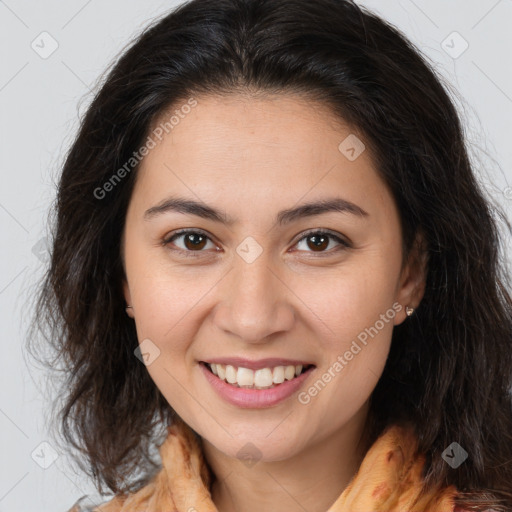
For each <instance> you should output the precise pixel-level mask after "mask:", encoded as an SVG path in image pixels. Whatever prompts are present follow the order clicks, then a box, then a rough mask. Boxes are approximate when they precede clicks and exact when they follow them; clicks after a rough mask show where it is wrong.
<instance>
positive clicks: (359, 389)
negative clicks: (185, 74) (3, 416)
mask: <svg viewBox="0 0 512 512" xmlns="http://www.w3.org/2000/svg"><path fill="white" fill-rule="evenodd" d="M196 100H197V105H196V106H194V107H193V108H182V109H181V113H182V115H180V119H179V123H176V124H175V125H174V127H173V128H172V129H169V125H168V126H167V131H168V133H166V132H165V130H164V131H163V137H162V140H161V141H159V142H158V143H157V144H156V146H155V147H154V148H153V149H150V150H149V153H148V154H147V155H146V156H145V158H144V160H143V162H142V164H141V167H140V169H139V171H138V176H137V181H136V184H135V188H134V191H133V196H132V198H131V202H130V205H129V208H128V212H127V217H126V226H125V231H124V237H123V254H124V262H125V269H126V277H127V280H126V282H125V283H124V290H125V298H126V302H127V304H129V305H131V306H132V307H133V309H132V310H129V314H130V315H131V316H132V317H133V318H134V320H135V323H136V328H137V333H138V339H139V344H140V350H141V352H142V353H143V354H144V360H145V364H146V365H147V370H148V372H149V374H150V375H151V378H152V379H153V380H154V382H155V384H156V385H157V386H158V388H159V389H160V391H161V392H162V394H163V395H164V396H165V398H166V399H167V400H168V402H169V404H170V405H171V406H172V408H173V409H174V410H175V411H176V412H177V413H178V414H179V416H180V417H181V418H182V419H183V420H184V421H185V422H186V423H188V424H189V425H190V426H191V427H192V428H193V429H194V430H195V431H196V432H198V433H199V434H200V436H201V437H203V438H204V439H206V440H207V441H209V442H210V443H211V444H212V445H213V446H214V447H215V448H216V449H218V450H219V451H220V452H222V453H224V454H225V455H227V456H230V457H237V456H240V455H239V450H240V449H241V448H242V447H244V446H246V443H248V442H251V443H252V444H253V445H254V446H256V447H257V449H258V451H259V454H258V457H261V458H262V459H266V460H269V461H270V460H284V459H287V458H290V457H293V456H294V455H297V454H299V453H300V452H301V450H304V449H306V447H308V446H310V447H311V446H313V445H314V444H315V443H318V442H319V441H321V440H325V439H327V438H328V437H329V436H332V435H336V433H337V432H341V431H343V430H344V429H347V428H349V426H350V425H356V424H357V425H358V426H361V425H363V424H364V421H365V417H366V413H367V406H368V398H369V396H370V394H371V392H372V391H373V389H374V387H375V385H376V384H377V381H378V379H379V377H380V375H381V373H382V370H383V368H384V364H385V361H386V357H387V355H388V351H389V348H390V340H391V334H392V330H393V326H394V325H397V324H399V323H401V322H402V321H403V320H404V319H405V318H406V313H405V306H414V307H416V306H417V305H418V303H419V301H420V300H421V297H422V294H423V276H424V274H423V273H422V272H420V270H419V267H418V266H417V265H415V264H414V265H413V264H412V263H411V264H410V265H409V264H408V265H406V266H405V267H404V269H403V271H402V272H401V263H402V252H401V228H400V220H399V216H398V211H397V209H396V206H395V204H394V201H393V198H392V196H391V194H390V192H389V190H388V189H387V187H386V186H385V184H384V182H383V181H382V180H381V178H380V177H379V176H378V174H377V172H376V170H375V168H374V165H373V163H372V160H371V157H370V154H369V153H370V152H369V150H368V149H365V150H363V146H361V142H362V143H364V140H362V141H361V140H360V139H356V135H355V134H354V130H352V129H351V128H350V127H349V126H344V125H342V124H341V123H339V122H336V119H335V118H334V117H332V114H331V113H330V112H329V111H328V110H327V109H326V108H325V107H323V106H322V105H319V104H316V103H312V102H311V101H305V100H304V99H301V98H299V97H298V96H293V95H284V94H283V95H275V96H269V97H267V98H265V99H261V98H260V99H254V98H253V99H248V98H246V97H242V96H235V95H231V96H225V97H213V96H204V97H197V98H196ZM184 104H186V102H184ZM175 110H180V105H177V106H175ZM185 112H187V113H186V114H185ZM169 117H170V115H169V116H167V117H166V118H164V122H165V121H167V120H168V118H169ZM160 132H162V130H160V131H159V132H158V133H160ZM153 138H155V137H153ZM155 140H157V139H155ZM361 150H362V151H361ZM171 198H172V199H174V200H177V199H179V200H180V201H182V203H181V207H179V205H178V206H176V203H175V204H174V207H173V206H172V203H171V202H170V201H169V200H170V199H171ZM311 203H315V204H317V206H311V207H309V208H307V207H305V206H306V205H309V204H311ZM321 203H323V204H324V206H325V205H330V207H325V208H323V207H322V206H321ZM214 212H215V213H214ZM228 221H229V222H228ZM183 229H186V230H190V232H191V233H189V234H188V235H187V234H185V235H183V234H178V235H176V232H177V231H178V230H183ZM326 232H327V233H326ZM173 235H176V236H174V237H173ZM171 239H172V240H171ZM134 357H135V356H134ZM231 358H246V359H248V360H250V361H251V362H253V363H255V368H257V369H260V370H261V371H259V372H252V373H251V372H248V371H247V370H250V369H251V368H247V367H250V366H251V365H250V364H249V363H247V364H246V366H245V368H246V370H244V369H242V370H240V371H238V372H237V367H238V366H244V365H243V364H240V362H237V361H231V362H232V363H233V364H232V365H231V366H233V370H231V369H227V372H228V376H229V375H231V377H229V378H231V379H232V375H233V374H234V375H237V376H238V377H239V378H240V379H249V380H250V379H251V377H252V378H253V379H254V378H255V376H256V374H257V382H259V383H260V384H261V385H262V386H265V385H267V384H266V383H268V382H269V381H268V380H266V379H269V378H270V379H274V378H275V379H276V381H277V384H275V385H274V387H273V388H271V389H267V390H257V389H247V388H239V387H238V386H237V384H229V383H224V384H223V383H221V382H220V380H219V378H218V376H215V375H214V374H213V373H211V372H210V371H209V370H207V369H206V367H205V366H204V365H203V364H202V362H212V361H216V360H219V359H228V360H229V359H231ZM265 358H277V359H283V360H284V361H282V362H281V363H282V364H277V363H278V362H272V361H271V362H261V361H260V360H262V359H265ZM225 362H226V368H227V363H229V361H225ZM259 362H260V363H261V364H258V363H259ZM297 362H304V363H307V364H308V365H314V368H313V369H312V370H310V371H309V372H308V373H307V374H305V375H304V376H302V377H300V379H298V380H297V381H296V380H295V379H293V378H292V379H291V380H285V382H284V383H282V384H280V383H279V381H280V380H281V379H282V378H283V377H282V374H283V371H282V370H281V369H280V368H276V366H284V367H285V368H286V366H295V363H297ZM286 363H288V364H286ZM290 363H291V364H290ZM141 364H142V363H141ZM261 367H263V368H261ZM264 368H267V369H266V370H265V369H264ZM219 372H222V370H217V373H219ZM287 372H290V370H285V375H286V373H287ZM291 375H292V374H291V373H290V374H288V377H291ZM249 380H247V381H242V382H249ZM272 382H273V381H272ZM281 386H282V387H281ZM220 388H222V389H223V390H224V391H219V389H220ZM226 390H227V391H226ZM283 390H284V391H283ZM285 391H286V392H285ZM237 454H238V455H237Z"/></svg>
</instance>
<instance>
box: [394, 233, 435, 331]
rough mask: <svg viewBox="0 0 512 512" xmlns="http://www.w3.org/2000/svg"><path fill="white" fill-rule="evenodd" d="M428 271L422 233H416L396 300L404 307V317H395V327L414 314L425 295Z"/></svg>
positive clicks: (426, 251) (425, 247) (426, 252)
mask: <svg viewBox="0 0 512 512" xmlns="http://www.w3.org/2000/svg"><path fill="white" fill-rule="evenodd" d="M427 271H428V250H427V246H426V244H425V239H424V237H423V235H422V233H420V232H418V233H417V235H416V239H415V241H414V244H413V247H412V250H411V252H410V254H409V258H408V261H407V265H406V266H405V268H404V270H403V273H402V276H401V284H400V288H399V291H398V297H397V300H398V302H399V303H400V304H402V305H403V306H404V315H397V316H396V317H395V325H399V324H401V323H402V322H403V321H404V320H405V319H406V318H408V317H409V316H411V315H412V314H413V313H414V310H415V309H416V308H417V307H418V306H419V304H420V302H421V300H422V298H423V295H424V294H425V287H426V279H427Z"/></svg>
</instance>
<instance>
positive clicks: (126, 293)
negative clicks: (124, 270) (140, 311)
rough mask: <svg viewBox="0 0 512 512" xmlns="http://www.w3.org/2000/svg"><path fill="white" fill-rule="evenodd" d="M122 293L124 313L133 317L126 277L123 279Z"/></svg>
mask: <svg viewBox="0 0 512 512" xmlns="http://www.w3.org/2000/svg"><path fill="white" fill-rule="evenodd" d="M123 295H124V300H125V301H126V308H125V310H126V314H127V315H128V316H129V317H130V318H134V315H133V306H132V298H131V294H130V288H129V286H128V283H127V281H126V279H124V280H123Z"/></svg>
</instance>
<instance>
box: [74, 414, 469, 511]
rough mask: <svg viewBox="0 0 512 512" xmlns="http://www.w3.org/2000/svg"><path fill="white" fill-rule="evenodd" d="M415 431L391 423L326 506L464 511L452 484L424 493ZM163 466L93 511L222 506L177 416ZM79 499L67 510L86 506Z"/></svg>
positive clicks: (188, 432) (188, 431) (186, 428)
mask: <svg viewBox="0 0 512 512" xmlns="http://www.w3.org/2000/svg"><path fill="white" fill-rule="evenodd" d="M416 448H417V440H416V438H415V436H414V434H413V433H412V431H410V430H407V429H405V428H403V427H399V426H396V425H393V426H390V427H388V428H387V429H386V430H385V431H384V432H383V433H382V434H381V435H380V437H379V438H378V439H377V440H376V441H375V443H374V444H373V445H372V446H371V447H370V449H369V450H368V452H367V453H366V455H365V457H364V459H363V461H362V463H361V466H360V467H359V470H358V472H357V473H356V475H355V476H354V477H353V478H352V480H351V481H350V483H349V485H348V486H347V487H346V488H345V490H344V491H343V492H342V493H341V495H340V496H339V497H338V499H337V500H336V501H335V502H334V503H333V504H332V505H331V507H330V508H329V510H327V511H326V512H370V511H375V512H376V511H378V512H405V511H407V512H463V511H461V510H460V509H459V508H457V507H456V506H455V504H454V498H455V497H456V495H457V490H456V489H455V487H453V486H450V487H446V488H442V489H437V490H433V491H431V492H429V493H427V494H425V493H421V484H422V477H421V471H422V468H423V465H424V463H425V457H424V455H422V454H418V453H416ZM160 455H161V460H162V468H161V470H160V471H159V472H158V473H157V474H156V475H155V476H154V477H153V478H152V480H151V481H150V482H149V483H148V484H147V485H146V486H145V487H143V488H142V489H140V490H139V491H137V492H135V493H132V494H127V495H117V496H115V497H114V498H112V499H111V500H110V501H108V502H107V503H104V504H103V505H100V506H99V507H96V508H94V509H93V510H94V512H218V510H217V508H216V506H215V504H214V503H213V501H212V498H211V494H210V484H211V482H212V475H211V473H210V470H209V469H208V467H207V465H206V463H205V459H204V457H203V453H202V450H201V447H200V445H199V443H198V441H197V439H196V437H195V434H194V432H193V431H192V430H191V429H190V427H189V426H188V425H186V424H185V423H184V422H183V421H181V420H178V421H176V422H175V423H174V424H173V425H171V426H170V427H168V436H167V438H166V440H165V441H164V443H163V444H162V445H161V446H160ZM83 510H85V509H83V508H81V507H80V505H75V506H73V508H71V509H70V510H69V512H82V511H83Z"/></svg>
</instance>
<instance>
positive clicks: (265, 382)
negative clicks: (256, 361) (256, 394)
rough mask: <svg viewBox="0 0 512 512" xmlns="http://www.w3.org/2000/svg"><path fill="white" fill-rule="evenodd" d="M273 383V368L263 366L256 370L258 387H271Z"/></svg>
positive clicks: (255, 376)
mask: <svg viewBox="0 0 512 512" xmlns="http://www.w3.org/2000/svg"><path fill="white" fill-rule="evenodd" d="M238 371H240V370H238ZM272 384H273V383H272V370H271V369H270V368H261V369H259V370H256V371H255V372H254V385H255V386H256V387H257V388H265V387H270V386H272Z"/></svg>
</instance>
